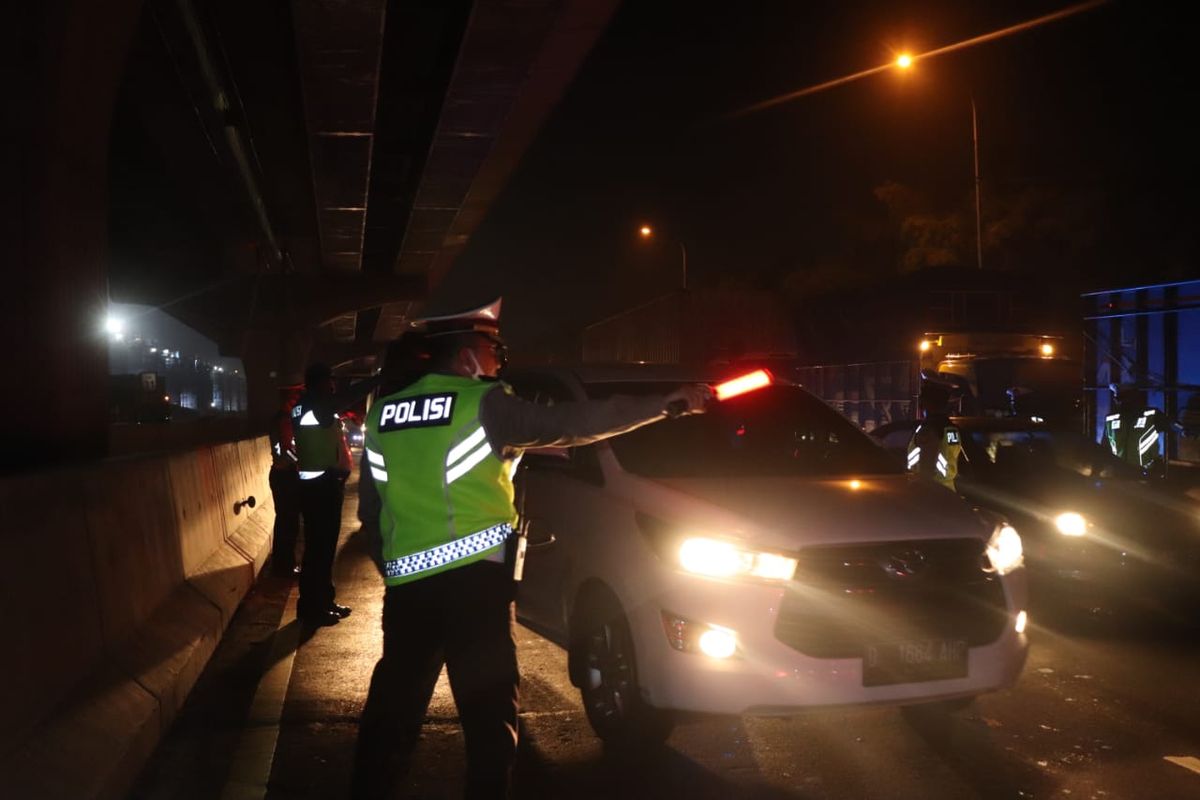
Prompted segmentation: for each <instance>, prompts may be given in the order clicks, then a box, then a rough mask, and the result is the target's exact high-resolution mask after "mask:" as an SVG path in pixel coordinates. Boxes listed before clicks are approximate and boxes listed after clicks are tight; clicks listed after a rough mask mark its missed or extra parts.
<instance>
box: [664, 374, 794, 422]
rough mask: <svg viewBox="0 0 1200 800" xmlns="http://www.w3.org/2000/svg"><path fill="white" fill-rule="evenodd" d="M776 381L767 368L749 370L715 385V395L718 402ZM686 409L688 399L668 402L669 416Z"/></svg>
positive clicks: (763, 387)
mask: <svg viewBox="0 0 1200 800" xmlns="http://www.w3.org/2000/svg"><path fill="white" fill-rule="evenodd" d="M774 382H775V378H774V377H773V376H772V375H771V373H770V372H768V371H767V370H765V369H756V370H754V371H753V372H747V373H746V374H745V375H739V376H737V377H736V378H731V379H730V380H727V381H723V382H722V383H718V384H717V385H716V386H713V387H712V390H713V397H715V398H716V400H717V402H722V401H724V400H729V399H731V398H734V397H739V396H741V395H743V394H748V393H749V392H756V391H758V390H759V389H765V388H766V387H768V386H770V385H771V384H772V383H774ZM686 411H687V401H686V400H672V401H671V402H670V403H668V404H667V416H669V417H671V418H675V417H679V416H682V415H683V414H684V413H685V412H686Z"/></svg>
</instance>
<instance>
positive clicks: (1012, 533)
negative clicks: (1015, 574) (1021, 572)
mask: <svg viewBox="0 0 1200 800" xmlns="http://www.w3.org/2000/svg"><path fill="white" fill-rule="evenodd" d="M987 557H988V561H990V562H991V563H992V569H994V570H995V571H996V573H997V574H998V575H1007V574H1008V573H1010V572H1012V571H1013V570H1015V569H1018V568H1020V567H1021V566H1022V565H1023V564H1024V563H1025V549H1024V548H1023V547H1022V546H1021V535H1020V534H1019V533H1017V529H1016V528H1014V527H1013V526H1012V525H998V526H997V527H996V530H995V532H994V533H992V538H991V539H989V540H988V544H987Z"/></svg>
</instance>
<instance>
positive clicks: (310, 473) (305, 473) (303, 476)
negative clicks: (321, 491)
mask: <svg viewBox="0 0 1200 800" xmlns="http://www.w3.org/2000/svg"><path fill="white" fill-rule="evenodd" d="M324 474H325V470H323V469H313V470H303V469H302V470H300V480H302V481H311V480H312V479H313V478H319V477H321V476H322V475H324Z"/></svg>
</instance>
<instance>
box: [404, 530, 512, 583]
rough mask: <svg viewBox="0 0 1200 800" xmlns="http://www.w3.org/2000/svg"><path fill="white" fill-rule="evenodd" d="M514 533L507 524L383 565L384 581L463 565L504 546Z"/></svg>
mask: <svg viewBox="0 0 1200 800" xmlns="http://www.w3.org/2000/svg"><path fill="white" fill-rule="evenodd" d="M512 532H513V528H512V525H509V524H508V523H507V522H505V523H502V524H500V525H495V526H493V527H491V528H487V529H486V530H482V531H479V532H478V533H472V534H471V535H470V536H464V537H462V538H461V539H455V540H454V541H452V542H448V543H447V544H443V545H438V546H437V547H431V548H429V549H428V550H421V551H420V552H417V553H413V554H412V555H408V556H404V557H403V558H393V559H391V560H390V561H385V562H384V564H383V569H384V577H387V578H402V577H405V576H408V575H416V574H418V573H421V572H426V571H428V570H431V569H435V568H437V567H443V566H445V565H447V564H452V563H454V562H455V561H461V560H462V559H464V558H469V557H470V556H473V555H477V554H479V553H482V552H483V551H484V550H490V549H492V548H493V547H496V546H497V545H500V544H503V543H504V541H505V540H506V539H507V538H508V537H509V536H510V535H511V534H512Z"/></svg>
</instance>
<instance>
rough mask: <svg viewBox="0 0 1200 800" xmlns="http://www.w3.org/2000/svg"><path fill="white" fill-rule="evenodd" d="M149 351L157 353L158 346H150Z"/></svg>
mask: <svg viewBox="0 0 1200 800" xmlns="http://www.w3.org/2000/svg"><path fill="white" fill-rule="evenodd" d="M150 352H151V353H157V352H158V348H157V347H151V348H150Z"/></svg>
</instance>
